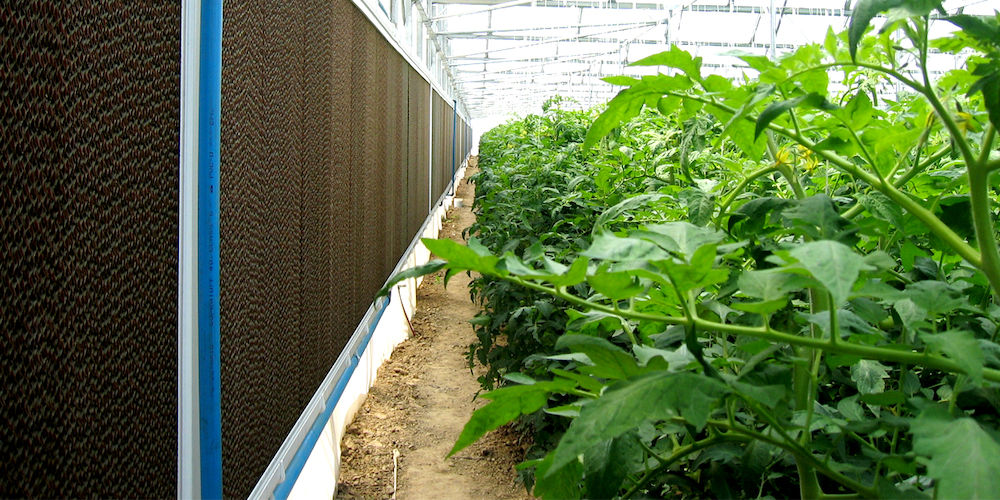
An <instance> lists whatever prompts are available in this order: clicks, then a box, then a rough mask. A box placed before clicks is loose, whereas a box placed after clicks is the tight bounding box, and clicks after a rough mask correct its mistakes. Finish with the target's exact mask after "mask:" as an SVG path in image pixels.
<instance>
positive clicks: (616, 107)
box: [583, 88, 645, 149]
mask: <svg viewBox="0 0 1000 500" xmlns="http://www.w3.org/2000/svg"><path fill="white" fill-rule="evenodd" d="M644 104H645V94H643V93H640V92H638V91H634V90H633V89H632V88H627V89H625V90H622V91H621V92H619V93H618V95H616V96H615V97H614V98H613V99H611V100H610V101H608V108H607V109H605V110H604V112H603V113H601V115H600V116H598V117H597V119H596V120H594V123H593V124H592V125H591V126H590V129H589V130H588V131H587V137H586V138H585V139H584V141H583V148H584V149H590V148H592V147H594V145H595V144H597V141H600V140H601V139H602V138H603V137H604V136H606V135H608V133H609V132H611V130H613V129H614V128H615V127H617V126H618V125H619V124H621V123H622V122H625V121H628V120H631V119H632V118H635V117H636V116H637V115H638V114H639V111H641V110H642V106H643V105H644Z"/></svg>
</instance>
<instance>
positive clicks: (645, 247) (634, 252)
mask: <svg viewBox="0 0 1000 500" xmlns="http://www.w3.org/2000/svg"><path fill="white" fill-rule="evenodd" d="M580 254H581V255H585V256H587V257H592V258H595V259H604V260H613V261H634V260H659V259H665V258H668V257H669V256H668V255H667V253H666V252H664V251H663V250H662V249H660V247H658V246H656V245H654V244H652V243H650V242H648V241H645V240H641V239H639V238H633V237H626V238H622V237H619V236H614V235H612V234H608V233H601V234H598V235H597V236H595V237H594V240H593V241H592V242H591V244H590V247H588V248H587V249H586V250H584V251H583V252H580Z"/></svg>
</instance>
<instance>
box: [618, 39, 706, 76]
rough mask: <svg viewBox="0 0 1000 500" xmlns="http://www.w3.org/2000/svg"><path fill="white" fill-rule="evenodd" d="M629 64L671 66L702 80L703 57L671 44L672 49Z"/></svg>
mask: <svg viewBox="0 0 1000 500" xmlns="http://www.w3.org/2000/svg"><path fill="white" fill-rule="evenodd" d="M629 66H669V67H671V68H677V69H679V70H681V71H683V72H684V74H686V75H687V76H689V77H691V79H693V80H701V58H700V57H691V54H690V53H688V52H687V51H685V50H682V49H679V48H677V46H676V45H671V46H670V50H667V51H664V52H660V53H659V54H653V55H651V56H649V57H644V58H642V59H639V60H638V61H636V62H634V63H632V64H629Z"/></svg>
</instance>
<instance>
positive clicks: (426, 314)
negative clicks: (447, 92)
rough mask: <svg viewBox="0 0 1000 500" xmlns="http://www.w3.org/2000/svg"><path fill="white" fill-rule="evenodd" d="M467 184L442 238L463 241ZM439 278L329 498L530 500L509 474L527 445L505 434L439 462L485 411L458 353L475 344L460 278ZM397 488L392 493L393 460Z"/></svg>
mask: <svg viewBox="0 0 1000 500" xmlns="http://www.w3.org/2000/svg"><path fill="white" fill-rule="evenodd" d="M474 173H475V169H474V168H469V169H468V170H467V173H466V175H467V177H466V179H465V180H463V181H462V182H461V183H460V185H459V188H458V197H459V198H460V199H461V200H462V205H463V206H461V207H457V208H453V209H451V210H450V211H449V212H448V218H447V221H446V222H445V225H444V228H443V230H442V232H441V235H440V237H441V238H451V239H453V240H456V241H463V238H462V230H463V229H465V228H467V227H469V225H471V224H472V223H473V222H474V221H475V216H474V215H473V213H472V211H471V209H470V206H471V205H472V201H473V197H474V193H475V186H474V185H473V184H472V183H470V182H469V181H468V175H471V174H474ZM442 281H443V273H441V272H438V273H435V274H432V275H429V276H427V277H425V278H424V281H423V284H421V285H420V288H419V289H418V291H417V311H416V312H415V313H414V317H413V318H411V323H412V324H413V330H414V333H413V336H412V337H411V338H410V339H409V340H407V341H405V342H403V343H402V344H400V345H399V347H397V348H396V350H395V352H394V353H393V355H392V358H391V359H389V360H388V361H387V362H386V363H385V364H384V365H382V367H381V368H380V369H379V372H378V378H377V381H376V383H375V386H374V387H373V388H372V390H371V392H370V394H369V395H368V398H367V399H366V401H365V403H364V405H363V406H362V408H361V409H360V410H359V411H358V415H357V417H355V420H354V422H353V423H352V424H351V425H350V426H349V427H348V429H347V433H346V435H345V437H344V440H343V443H342V444H341V449H342V452H343V461H342V464H341V477H340V483H339V484H338V487H337V497H338V498H346V499H358V498H365V499H384V498H392V497H393V494H394V493H395V497H396V498H399V499H424V498H428V499H435V500H438V499H462V500H465V499H530V498H532V497H531V496H530V495H528V494H527V493H526V492H525V489H524V486H523V485H522V484H521V483H520V482H518V481H517V479H516V478H517V472H516V471H515V469H514V466H515V465H516V464H517V463H518V462H520V461H521V460H522V459H523V457H524V452H525V450H526V449H527V446H528V443H527V442H525V441H523V440H522V439H521V438H520V436H519V435H518V434H517V433H515V432H513V431H511V430H509V429H506V428H501V429H498V430H497V431H495V432H492V433H490V434H488V435H486V436H485V437H483V439H481V440H479V442H477V443H476V444H474V445H472V446H470V447H468V448H466V449H465V450H463V451H462V452H460V453H458V454H456V455H455V456H454V457H451V458H448V459H446V458H445V456H446V455H447V454H448V451H449V450H450V449H451V447H452V446H453V445H454V444H455V440H456V439H457V438H458V435H459V433H460V432H461V430H462V427H463V426H464V425H465V422H466V421H468V419H469V416H470V415H471V414H472V411H473V410H474V409H476V408H479V407H480V406H482V405H483V404H484V403H485V402H484V401H482V400H475V399H474V396H475V394H476V392H477V391H478V390H479V383H478V382H477V381H476V375H475V374H473V373H472V372H470V370H469V367H468V362H467V361H466V357H465V353H466V351H467V349H468V346H469V344H470V343H471V342H472V341H473V340H475V335H474V333H473V331H472V326H471V325H470V324H469V322H468V321H469V319H471V318H472V317H473V316H474V315H475V314H476V306H475V305H474V304H473V303H472V301H471V300H470V299H469V290H468V284H469V277H468V276H467V275H466V274H464V273H462V274H459V275H456V276H454V277H453V278H452V279H451V280H449V282H448V288H447V289H446V288H445V287H444V285H443V283H442ZM394 451H396V452H398V459H397V461H396V463H397V464H398V465H397V466H395V470H396V474H397V487H396V490H395V491H394V490H393V471H394V464H393V454H394V453H393V452H394Z"/></svg>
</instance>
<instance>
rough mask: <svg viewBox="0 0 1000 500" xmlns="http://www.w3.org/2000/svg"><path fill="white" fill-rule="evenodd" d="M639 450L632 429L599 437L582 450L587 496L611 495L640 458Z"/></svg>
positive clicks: (600, 496)
mask: <svg viewBox="0 0 1000 500" xmlns="http://www.w3.org/2000/svg"><path fill="white" fill-rule="evenodd" d="M642 454H643V450H642V447H641V446H639V442H638V436H636V434H635V433H634V432H629V433H626V434H623V435H621V436H618V437H616V438H614V439H607V440H604V441H601V442H600V443H598V444H597V445H595V446H593V447H592V448H590V449H589V450H587V451H586V452H585V453H584V454H583V467H584V479H585V484H586V486H587V497H588V498H613V497H615V495H616V494H617V493H618V488H619V487H620V486H621V484H622V482H623V481H624V480H625V478H626V477H627V475H628V473H629V472H631V468H632V467H633V466H635V465H637V464H640V463H641V462H642V460H641V457H642Z"/></svg>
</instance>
